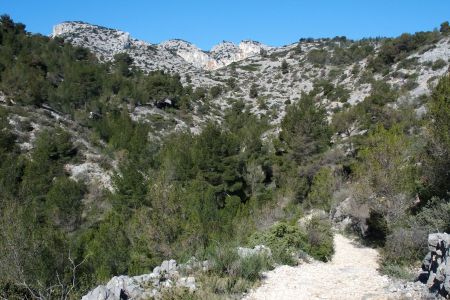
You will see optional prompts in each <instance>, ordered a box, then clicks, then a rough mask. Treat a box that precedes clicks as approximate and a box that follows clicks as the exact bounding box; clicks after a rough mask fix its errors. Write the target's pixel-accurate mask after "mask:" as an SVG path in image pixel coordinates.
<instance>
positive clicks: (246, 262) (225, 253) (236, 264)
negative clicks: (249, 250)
mask: <svg viewBox="0 0 450 300" xmlns="http://www.w3.org/2000/svg"><path fill="white" fill-rule="evenodd" d="M210 260H211V261H212V269H211V271H212V273H215V274H217V275H219V276H222V277H225V276H230V277H232V278H241V279H244V280H246V281H250V282H254V281H256V280H258V279H259V278H260V277H261V272H262V271H264V270H267V269H269V268H271V263H270V258H269V257H268V256H267V255H263V254H260V255H248V256H245V257H241V256H239V255H238V253H237V249H236V248H231V247H217V248H216V249H215V251H214V252H213V254H212V256H211V258H210Z"/></svg>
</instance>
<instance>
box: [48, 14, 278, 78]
mask: <svg viewBox="0 0 450 300" xmlns="http://www.w3.org/2000/svg"><path fill="white" fill-rule="evenodd" d="M52 37H62V38H64V39H66V40H67V41H69V42H71V43H72V44H75V45H78V46H84V47H87V48H90V49H91V50H92V51H93V52H94V53H96V54H97V55H98V57H99V58H100V59H102V60H106V61H108V60H112V59H113V57H114V55H115V54H117V53H121V52H126V53H128V54H129V55H130V56H131V57H132V58H133V59H134V60H135V64H136V65H137V66H138V67H140V68H142V69H144V70H148V71H153V70H158V69H162V70H167V71H170V70H173V69H177V70H178V72H180V71H190V70H191V71H192V69H191V68H192V67H194V68H197V69H204V70H215V69H218V68H222V67H225V66H227V65H229V64H231V63H233V62H237V61H240V60H243V59H246V58H248V57H251V56H254V55H259V54H260V53H261V51H263V50H268V49H270V47H268V46H266V45H263V44H261V43H258V42H254V41H242V42H241V43H239V45H235V44H233V43H231V42H223V43H220V44H218V45H216V46H214V47H213V48H212V49H211V52H206V51H203V50H202V49H200V48H198V47H197V46H195V45H194V44H192V43H189V42H187V41H183V40H180V39H173V40H168V41H165V42H162V43H161V44H159V45H156V44H150V43H147V42H144V41H140V40H137V39H133V38H132V37H131V36H130V34H129V33H128V32H124V31H120V30H115V29H110V28H106V27H102V26H96V25H92V24H89V23H85V22H63V23H61V24H58V25H55V26H54V27H53V33H52Z"/></svg>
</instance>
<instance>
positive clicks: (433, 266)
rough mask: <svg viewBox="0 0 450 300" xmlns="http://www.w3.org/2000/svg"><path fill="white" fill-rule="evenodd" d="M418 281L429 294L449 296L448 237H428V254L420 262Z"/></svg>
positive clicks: (437, 234)
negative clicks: (425, 286) (426, 287)
mask: <svg viewBox="0 0 450 300" xmlns="http://www.w3.org/2000/svg"><path fill="white" fill-rule="evenodd" d="M419 280H420V281H422V282H423V283H426V284H427V286H428V288H429V290H430V292H431V293H433V294H435V295H436V296H437V295H441V296H443V297H447V296H448V295H449V294H450V235H449V234H447V233H432V234H429V235H428V253H427V255H426V256H425V258H424V260H423V262H422V273H421V274H420V275H419Z"/></svg>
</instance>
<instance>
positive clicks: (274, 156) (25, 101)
mask: <svg viewBox="0 0 450 300" xmlns="http://www.w3.org/2000/svg"><path fill="white" fill-rule="evenodd" d="M449 57H450V26H449V25H448V23H447V22H444V23H443V24H442V25H441V27H440V30H439V31H438V30H435V31H430V32H418V33H414V34H406V33H405V34H402V35H401V36H399V37H397V38H367V39H362V40H358V41H353V40H349V39H347V38H345V37H335V38H333V39H310V38H303V39H300V40H299V41H298V42H297V43H294V44H290V45H286V46H282V47H272V46H266V45H263V44H261V43H259V42H256V41H242V42H241V43H240V44H239V45H235V44H233V43H230V42H223V43H220V44H218V45H216V46H215V47H213V48H212V49H211V50H210V51H204V50H201V49H199V48H198V47H196V46H195V45H193V44H191V43H189V42H187V41H182V40H176V39H174V40H169V41H166V42H163V43H161V44H157V45H156V44H150V43H147V42H144V41H139V40H137V39H134V38H132V37H131V35H130V34H128V33H125V32H123V31H120V30H116V29H109V28H104V27H101V26H95V25H91V24H88V23H84V22H64V23H62V24H58V25H56V26H55V27H54V30H53V34H52V36H51V37H45V36H42V35H37V34H30V33H29V32H27V31H26V27H25V25H24V24H21V23H15V22H14V21H13V20H12V19H11V18H10V17H8V16H2V17H1V19H0V229H1V230H0V252H1V253H5V255H3V256H0V264H1V265H2V266H3V268H2V270H0V296H1V297H2V298H6V299H55V298H61V299H79V298H81V297H82V296H83V295H86V297H88V296H89V297H94V298H95V297H100V296H99V295H100V294H101V295H103V296H102V297H103V298H104V299H109V298H108V297H109V296H108V295H109V294H108V293H113V294H114V295H113V294H110V295H111V297H113V298H114V297H116V298H117V297H119V296H118V295H117V294H120V293H121V291H120V289H118V287H119V286H122V287H123V286H125V285H129V289H130V291H129V292H130V293H131V292H136V293H141V292H142V291H144V292H145V295H144V296H145V297H154V298H157V299H187V298H188V299H191V298H192V299H239V298H242V297H243V296H244V294H245V293H248V292H249V291H250V290H252V289H254V290H255V289H256V288H257V286H258V284H260V282H261V280H262V279H263V277H262V276H263V275H262V274H263V272H266V271H269V270H270V269H273V268H274V267H276V266H280V265H291V266H294V265H302V264H307V263H308V262H310V263H311V264H310V265H306V266H300V267H299V270H301V269H302V268H306V269H308V268H310V269H312V270H316V269H315V268H317V266H321V265H322V264H323V265H324V270H326V269H325V268H330V270H335V269H336V268H337V269H339V268H341V267H342V268H346V267H348V266H349V265H348V264H347V261H345V263H344V264H342V265H339V264H338V266H337V267H336V266H335V263H336V262H335V261H333V257H335V258H336V259H344V258H345V257H344V256H345V255H343V253H342V247H340V246H343V247H344V248H345V249H347V250H349V251H355V253H357V254H358V255H359V254H361V253H366V252H367V253H369V254H370V255H371V257H372V256H373V257H372V258H373V259H372V260H371V261H369V262H373V264H371V268H370V272H372V273H371V274H374V276H373V279H374V280H378V281H377V282H376V284H378V285H379V286H381V285H382V282H381V281H382V280H383V278H388V277H389V280H392V282H394V281H395V282H397V281H399V282H402V284H404V285H405V286H412V283H411V281H412V280H413V279H414V278H415V277H416V275H417V274H416V273H417V268H418V267H420V260H421V259H422V258H423V256H424V255H425V254H426V253H427V251H428V249H427V246H428V244H427V236H428V233H430V232H435V231H439V232H444V231H447V232H448V231H449V230H450V224H449V223H448V220H449V218H450V205H449V198H448V193H449V191H450V186H449V182H450V180H449V173H448V170H449V169H450V154H449V151H448V149H450V138H449V132H450V123H449V120H450V111H449V108H450V100H449V99H450V98H449V97H450V90H449V87H450V76H449V75H448V68H449ZM336 231H338V232H341V233H343V232H345V233H349V234H352V235H354V236H357V237H358V238H359V239H360V241H361V243H363V244H364V245H365V246H367V247H376V248H378V249H377V251H379V253H380V256H379V261H378V262H375V260H376V259H375V257H376V256H377V255H375V254H374V253H376V252H374V251H375V250H373V249H367V248H364V249H359V250H360V251H359V250H358V249H356V248H355V249H354V248H352V247H350V244H349V242H348V241H347V240H346V239H345V238H343V237H342V236H341V235H336V234H335V232H336ZM336 239H338V240H339V241H340V242H342V243H340V244H339V245H338V246H339V247H340V248H339V247H338V246H336V245H335V244H334V243H333V240H336ZM433 247H434V248H433V249H434V250H433V249H431V250H430V251H437V248H436V247H438V246H433ZM439 251H440V250H439ZM333 254H335V256H333ZM369 254H368V255H369ZM440 256H442V251H441V254H440ZM172 259H175V260H176V261H177V262H178V264H177V263H176V262H175V261H174V260H172ZM439 259H441V258H439ZM429 260H430V259H428V260H427V261H429ZM440 263H441V262H440ZM442 265H444V264H442ZM376 266H379V269H378V270H375V268H376ZM350 267H354V266H353V265H351V266H350ZM280 268H281V269H282V270H285V269H286V268H287V267H280ZM276 270H279V269H275V271H274V272H275V273H276V272H277V271H276ZM286 270H291V269H289V268H287V269H286ZM339 270H340V269H339ZM340 271H342V270H340ZM380 272H381V274H379V273H380ZM355 274H357V272H356V273H355ZM347 275H348V274H347ZM350 275H351V274H350ZM350 275H349V276H350ZM355 276H357V277H358V278H357V279H355V280H356V281H355V282H357V281H358V280H363V275H355ZM430 276H431V275H430ZM430 278H431V281H430V284H431V289H430V292H431V293H433V294H434V295H438V294H441V295H444V296H445V293H446V292H447V291H446V289H445V287H444V285H443V281H445V280H447V279H446V278H447V277H446V276H443V277H442V278H443V279H442V278H441V277H439V276H437V277H430ZM269 279H270V277H269ZM136 282H137V283H136ZM408 282H409V283H408ZM269 284H270V281H269ZM336 284H337V283H336ZM378 285H377V286H378ZM96 286H97V288H95V287H96ZM414 286H415V285H414ZM433 286H434V287H433ZM436 286H438V287H439V288H436ZM441 286H442V287H441ZM312 287H313V286H312ZM429 287H430V286H429ZM127 288H128V287H127ZM383 288H385V287H384V286H383ZM421 288H422V286H419V289H421ZM263 289H264V286H263ZM380 289H381V288H380ZM111 291H113V292H111ZM256 291H257V290H256ZM96 293H97V294H96ZM256 293H258V292H256ZM294 293H295V291H294ZM314 293H316V291H314ZM257 295H258V294H257ZM358 295H359V294H358ZM141 296H142V295H141ZM144 296H142V297H144ZM397 296H399V295H397ZM145 297H144V298H145ZM317 297H320V295H318V296H317ZM103 298H102V299H103ZM87 299H91V298H87ZM114 299H115V298H114Z"/></svg>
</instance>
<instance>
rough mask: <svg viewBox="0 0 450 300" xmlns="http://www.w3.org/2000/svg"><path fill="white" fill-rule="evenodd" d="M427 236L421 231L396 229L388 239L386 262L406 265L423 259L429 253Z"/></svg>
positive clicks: (384, 254) (385, 250) (384, 250)
mask: <svg viewBox="0 0 450 300" xmlns="http://www.w3.org/2000/svg"><path fill="white" fill-rule="evenodd" d="M427 236H428V235H427V231H425V230H421V229H405V228H398V229H395V230H394V231H393V232H392V233H391V234H389V235H388V236H387V237H386V243H385V247H384V249H383V252H382V254H383V259H384V261H385V262H386V263H393V264H396V265H404V264H409V263H412V262H414V261H416V260H420V259H422V258H423V256H424V255H425V254H426V253H427Z"/></svg>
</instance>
